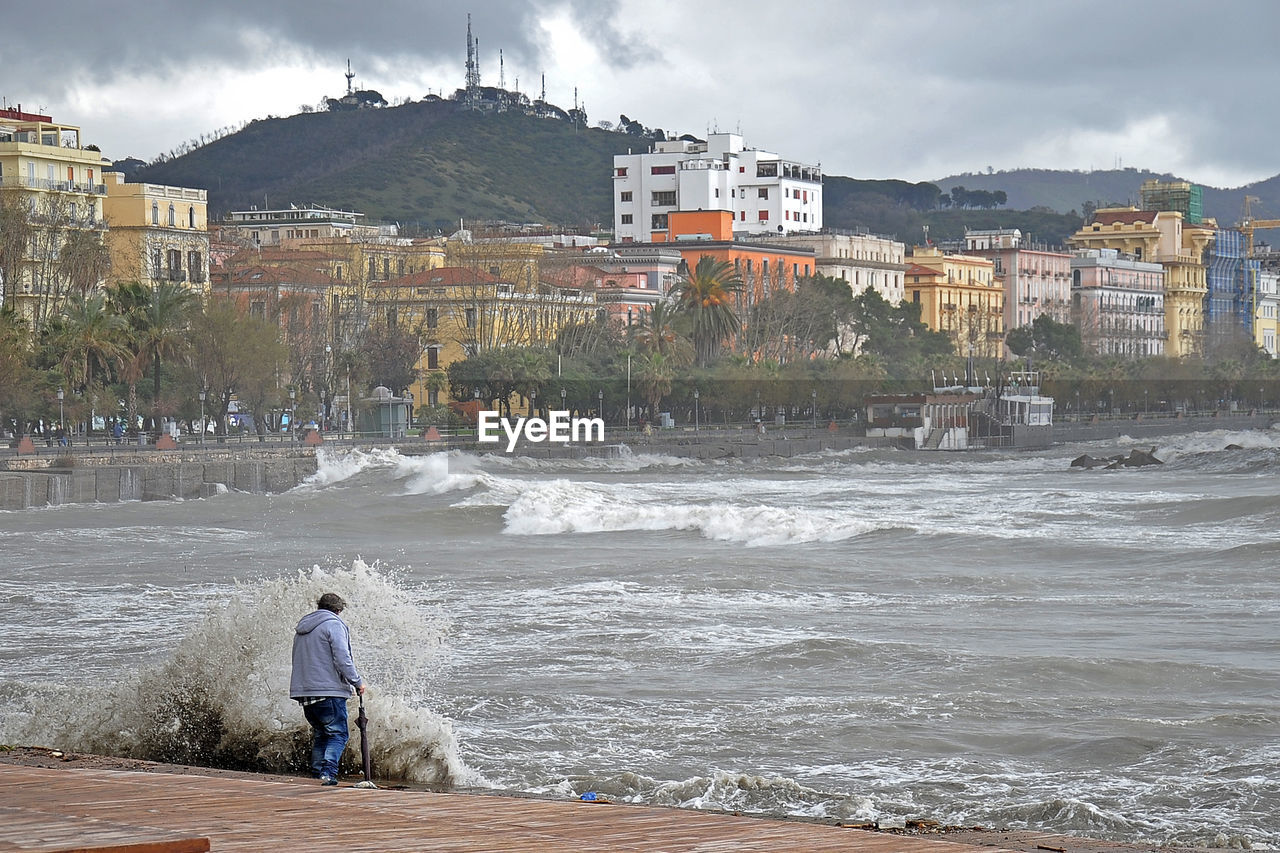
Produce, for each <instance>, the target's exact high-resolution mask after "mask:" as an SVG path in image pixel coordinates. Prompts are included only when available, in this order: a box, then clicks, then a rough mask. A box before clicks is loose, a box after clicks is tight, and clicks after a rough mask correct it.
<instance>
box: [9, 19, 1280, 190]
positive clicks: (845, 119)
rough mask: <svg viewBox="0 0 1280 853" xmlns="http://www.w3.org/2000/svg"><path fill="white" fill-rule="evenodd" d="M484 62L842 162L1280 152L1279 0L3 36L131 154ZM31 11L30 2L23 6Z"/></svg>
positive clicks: (1208, 166) (33, 93) (828, 166)
mask: <svg viewBox="0 0 1280 853" xmlns="http://www.w3.org/2000/svg"><path fill="white" fill-rule="evenodd" d="M468 11H470V12H471V14H472V27H473V31H474V33H475V35H476V37H477V38H478V39H479V43H480V61H481V71H482V74H483V82H484V83H486V84H489V85H496V84H497V82H498V72H499V69H498V52H499V50H500V49H501V51H502V54H503V57H504V59H505V70H506V80H507V85H508V88H514V87H515V83H516V79H517V78H518V79H519V86H520V89H521V90H522V91H526V92H531V93H533V94H535V95H536V94H537V92H538V88H539V85H540V83H539V76H540V75H541V74H544V73H545V75H546V86H547V98H548V100H550V101H552V102H553V103H558V104H560V105H561V106H564V107H568V106H571V105H572V103H573V91H574V87H575V86H576V87H578V92H579V97H580V98H581V99H582V100H583V101H584V103H585V105H586V108H587V111H588V114H589V116H590V119H591V121H592V123H595V122H597V121H599V120H602V119H603V120H610V121H614V122H616V121H617V119H618V115H619V113H626V114H627V115H628V116H629V117H631V118H633V119H638V120H640V121H641V122H643V123H644V124H646V125H649V126H651V127H662V128H663V129H665V130H668V131H678V132H681V133H686V132H690V133H695V134H698V135H700V136H701V135H703V134H704V133H706V132H707V131H708V130H709V129H715V128H719V129H720V130H738V129H740V130H741V132H742V133H743V135H744V136H745V137H746V142H747V144H748V145H750V146H754V147H758V148H765V149H768V150H772V151H776V152H778V153H780V154H783V155H784V156H786V157H789V158H793V159H798V160H803V161H806V162H811V163H818V162H820V163H821V165H822V167H823V169H824V171H826V172H828V173H831V174H842V175H849V176H852V177H858V178H903V179H907V180H913V181H914V180H930V179H936V178H942V177H945V176H947V175H951V174H955V173H960V172H967V171H985V170H986V169H987V168H988V167H994V168H995V169H997V170H1000V169H1012V168H1017V167H1023V166H1034V167H1045V168H1066V169H1091V168H1093V169H1109V168H1113V167H1115V166H1116V165H1117V164H1119V165H1123V166H1135V167H1139V168H1149V169H1152V170H1155V171H1169V172H1173V173H1175V174H1178V175H1180V176H1182V177H1185V178H1188V179H1191V180H1194V181H1199V182H1202V183H1205V184H1209V185H1213V186H1222V187H1234V186H1239V185H1241V184H1245V183H1248V182H1250V181H1255V180H1260V179H1263V178H1267V177H1270V176H1272V175H1275V174H1277V173H1280V158H1278V157H1277V156H1276V152H1277V150H1280V146H1277V144H1276V142H1275V137H1276V135H1277V131H1278V130H1280V111H1278V110H1276V109H1275V106H1274V104H1273V103H1272V101H1271V96H1272V94H1273V93H1274V92H1275V83H1276V80H1277V79H1280V76H1278V74H1280V50H1278V49H1277V45H1276V42H1275V36H1276V33H1277V32H1280V2H1273V0H1218V2H1217V3H1215V4H1205V3H1203V2H1194V3H1193V2H1189V0H1018V2H1005V0H877V2H868V0H792V2H777V0H703V2H699V3H688V2H675V0H531V2H523V3H522V2H511V0H472V2H471V3H470V5H468V4H467V3H461V2H442V0H373V2H369V3H356V2H347V3H335V2H330V0H255V1H254V2H247V0H218V2H209V3H200V2H191V0H146V2H143V1H142V0H119V2H117V3H114V4H109V5H107V6H102V5H100V4H96V5H95V4H90V3H86V2H75V0H45V2H42V3H40V4H37V5H35V6H32V7H31V11H30V13H29V14H23V15H22V16H21V18H22V21H21V26H20V27H18V28H17V29H12V28H10V29H8V30H7V31H6V32H5V33H4V34H3V35H0V68H3V74H2V75H0V96H3V98H4V99H5V101H6V102H7V104H8V105H10V106H12V105H13V104H15V103H21V104H22V105H23V108H24V109H25V110H27V111H33V110H34V109H37V108H43V109H44V110H45V112H46V113H47V114H51V115H52V116H53V117H54V119H55V120H56V121H61V122H66V123H69V124H78V125H80V126H81V127H82V128H83V129H84V138H85V141H86V142H95V143H97V144H98V145H99V146H100V147H101V148H102V150H103V152H104V154H106V155H107V156H110V157H113V158H117V159H118V158H121V157H125V156H135V157H140V158H142V159H149V158H151V157H153V156H154V155H156V154H157V153H159V152H162V151H166V150H168V149H170V148H172V147H173V146H175V145H177V144H178V143H180V142H182V141H183V140H186V139H190V138H193V137H196V136H199V135H200V134H201V133H207V132H209V131H211V130H214V129H217V128H220V127H224V126H227V125H236V124H239V123H240V122H242V121H245V120H249V119H253V118H260V117H264V116H267V115H290V114H292V113H295V112H297V111H298V109H299V107H300V106H301V105H303V104H308V105H315V104H316V103H317V102H319V101H320V99H321V97H322V96H325V95H332V96H337V95H340V94H341V93H342V92H343V91H344V89H345V86H346V81H345V80H344V78H343V76H342V75H343V72H344V71H345V70H346V62H347V60H348V58H349V59H350V60H351V64H352V68H353V70H354V71H355V72H356V75H357V76H356V84H357V85H358V86H361V87H366V88H372V89H376V90H378V91H379V92H381V93H382V94H383V95H384V96H385V97H386V98H387V99H388V100H392V99H396V98H413V99H415V100H416V99H420V98H422V97H423V96H424V95H426V94H427V93H429V92H436V93H440V92H443V93H444V94H448V93H450V92H452V91H453V90H454V89H455V88H457V87H459V86H461V85H462V82H463V64H464V61H465V58H466V42H465V40H466V15H467V12H468ZM10 23H13V21H10Z"/></svg>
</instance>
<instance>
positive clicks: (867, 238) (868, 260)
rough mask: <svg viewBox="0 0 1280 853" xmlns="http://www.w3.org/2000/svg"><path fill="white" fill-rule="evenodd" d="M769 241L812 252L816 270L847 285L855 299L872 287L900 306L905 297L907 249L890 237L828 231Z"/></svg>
mask: <svg viewBox="0 0 1280 853" xmlns="http://www.w3.org/2000/svg"><path fill="white" fill-rule="evenodd" d="M769 242H771V243H781V244H783V245H786V246H806V247H808V248H810V249H813V251H814V253H815V254H816V255H817V257H816V259H815V268H816V269H817V271H818V272H819V273H820V274H822V275H825V276H829V277H830V278H838V279H840V280H841V281H845V282H848V284H849V289H850V290H852V291H853V295H854V296H857V295H858V294H859V293H862V292H863V291H864V290H866V289H867V288H868V287H870V288H871V289H872V290H874V291H875V292H876V293H878V294H880V295H881V296H882V297H884V299H885V301H886V302H888V303H889V304H890V305H897V304H898V303H899V302H901V301H902V298H903V296H905V295H906V285H905V281H906V278H905V274H906V269H907V264H906V261H905V260H904V258H905V256H906V251H907V247H906V245H905V244H903V243H899V242H898V241H897V240H894V239H892V238H890V237H881V236H879V235H877V234H857V233H853V232H849V231H839V230H835V229H828V230H826V231H823V232H822V233H821V234H786V235H782V236H778V237H773V238H771V239H770V241H769Z"/></svg>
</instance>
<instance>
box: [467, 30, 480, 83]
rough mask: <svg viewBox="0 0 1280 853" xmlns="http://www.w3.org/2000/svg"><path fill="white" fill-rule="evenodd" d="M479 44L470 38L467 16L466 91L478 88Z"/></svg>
mask: <svg viewBox="0 0 1280 853" xmlns="http://www.w3.org/2000/svg"><path fill="white" fill-rule="evenodd" d="M478 53H479V42H477V41H476V39H474V38H472V37H471V15H470V14H469V13H468V15H467V89H478V88H480V58H479V55H478Z"/></svg>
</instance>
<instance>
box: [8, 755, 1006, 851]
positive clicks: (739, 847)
mask: <svg viewBox="0 0 1280 853" xmlns="http://www.w3.org/2000/svg"><path fill="white" fill-rule="evenodd" d="M206 839H207V840H206ZM1001 849H1004V848H995V847H990V846H983V847H977V846H971V845H967V844H957V843H952V842H947V841H935V840H929V839H922V838H912V837H903V836H896V835H888V834H880V833H874V832H866V831H862V830H857V829H845V828H841V827H836V826H826V825H819V824H810V823H797V822H790V821H778V820H761V819H756V818H747V817H734V816H731V815H719V814H708V813H701V812H696V811H689V810H683V809H666V808H646V807H640V806H629V805H618V804H611V805H599V804H588V803H580V802H577V801H572V800H570V801H555V800H535V799H524V798H516V797H501V796H485V795H476V794H435V793H426V792H419V791H364V790H359V789H356V788H351V787H347V786H346V785H345V784H344V785H343V786H341V787H338V788H322V787H320V786H319V785H318V784H317V783H316V782H314V781H312V780H307V779H298V780H279V779H254V778H243V777H231V778H229V777H210V776H188V775H177V774H167V773H145V772H136V771H127V770H103V769H86V768H62V767H52V768H50V767H26V766H8V765H3V764H0V851H18V850H20V851H41V853H52V851H86V853H87V851H103V853H105V851H112V853H199V851H203V850H212V851H214V853H221V851H233V850H244V851H274V850H307V851H316V853H323V851H343V853H349V851H359V850H371V851H373V850H376V851H394V850H440V851H512V853H518V851H540V853H541V851H558V850H566V851H597V850H598V851H612V853H617V851H623V853H625V852H626V851H690V853H719V851H725V852H726V853H727V851H787V853H810V852H811V851H812V853H817V851H843V853H976V851H979V850H982V851H986V853H993V851H999V850H1001Z"/></svg>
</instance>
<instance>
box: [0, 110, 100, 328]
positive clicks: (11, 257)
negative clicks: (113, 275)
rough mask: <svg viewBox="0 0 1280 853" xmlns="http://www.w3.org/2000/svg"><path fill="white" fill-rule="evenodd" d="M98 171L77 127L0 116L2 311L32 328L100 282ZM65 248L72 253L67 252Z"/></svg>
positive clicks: (28, 116)
mask: <svg viewBox="0 0 1280 853" xmlns="http://www.w3.org/2000/svg"><path fill="white" fill-rule="evenodd" d="M104 165H105V166H108V167H109V165H110V164H109V163H107V162H104V159H103V157H102V153H101V152H100V151H99V150H98V149H97V147H96V146H92V145H85V144H84V141H83V139H82V138H81V133H80V128H79V127H76V126H74V125H69V124H61V123H58V122H55V121H54V120H53V118H52V117H50V116H46V115H41V114H38V113H28V112H24V111H23V110H22V108H21V106H19V107H17V108H14V109H2V110H0V218H2V220H3V228H0V232H2V233H0V239H2V240H3V241H4V246H3V250H2V251H0V260H2V262H0V305H9V306H12V307H13V308H14V309H15V310H16V311H17V312H18V314H19V315H20V316H22V317H23V318H24V319H26V320H27V322H28V324H30V326H31V328H36V327H38V326H40V325H41V324H42V323H44V321H45V320H46V319H48V318H49V317H50V316H52V315H53V314H56V313H57V312H58V310H59V309H60V308H61V306H62V301H63V300H64V299H65V298H66V296H67V295H68V294H69V293H71V292H74V291H79V292H82V293H84V292H88V291H90V290H92V289H94V288H97V287H99V286H100V285H101V284H102V283H103V282H104V281H105V278H106V274H107V268H108V261H107V254H106V249H105V247H104V246H103V234H104V233H105V231H106V224H105V221H104V219H103V200H104V199H105V198H106V195H107V189H106V186H105V184H104V182H103V177H102V170H103V167H104ZM70 243H75V244H76V251H74V252H71V253H68V252H65V251H64V248H65V247H66V246H67V245H68V244H70ZM72 257H74V258H76V259H77V261H76V262H75V263H72V262H70V260H69V259H70V258H72Z"/></svg>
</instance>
